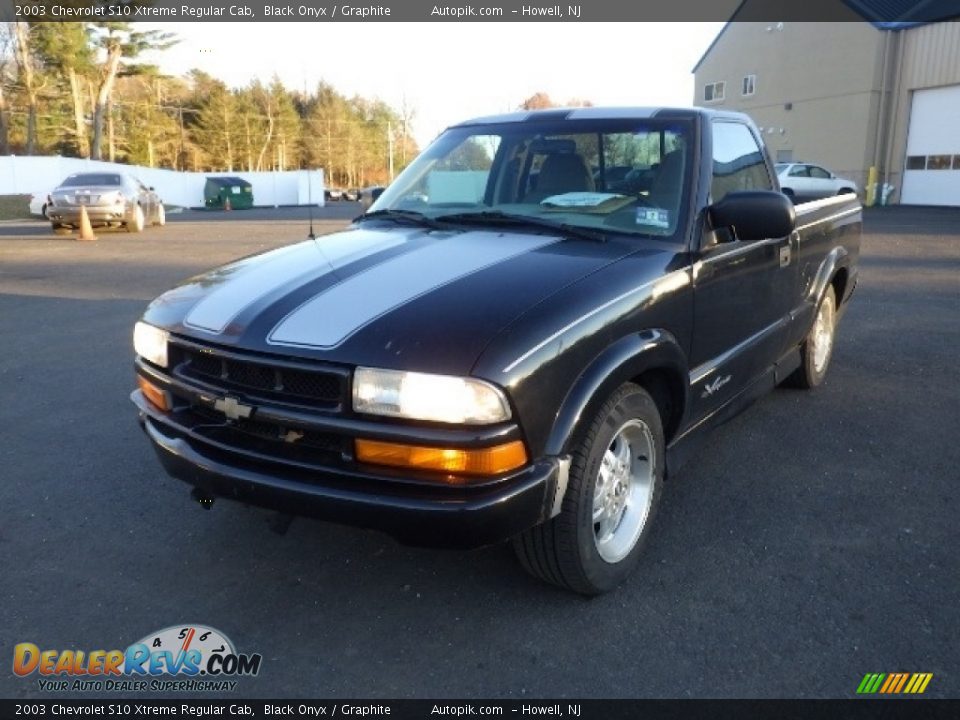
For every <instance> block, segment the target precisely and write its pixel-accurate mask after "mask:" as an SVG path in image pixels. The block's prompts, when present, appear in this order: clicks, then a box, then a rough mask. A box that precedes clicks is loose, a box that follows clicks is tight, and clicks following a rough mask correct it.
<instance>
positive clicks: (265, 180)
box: [0, 155, 323, 207]
mask: <svg viewBox="0 0 960 720" xmlns="http://www.w3.org/2000/svg"><path fill="white" fill-rule="evenodd" d="M111 170H112V171H114V172H126V173H130V174H131V175H133V176H134V177H136V178H138V179H139V180H140V182H142V183H143V184H144V185H147V186H149V187H153V188H156V190H157V193H158V194H159V195H160V198H161V199H162V200H163V202H164V203H167V204H168V205H182V206H184V207H203V186H204V183H205V182H206V179H207V178H208V177H240V178H243V179H244V180H246V181H247V182H249V183H250V184H251V185H252V186H253V202H254V204H256V205H262V206H276V205H309V204H310V203H311V202H312V203H313V204H314V205H321V206H322V205H323V170H291V171H287V172H242V171H238V172H217V173H195V172H177V171H176V170H161V169H158V168H148V167H143V166H141V165H121V164H119V163H110V162H103V161H100V160H83V159H80V158H67V157H59V156H55V157H33V156H26V157H16V156H14V155H9V156H6V157H0V195H26V194H30V193H46V192H49V191H50V190H52V189H53V188H55V187H56V186H57V185H59V184H60V182H61V181H62V180H63V179H64V178H65V177H67V176H68V175H70V174H72V173H77V172H95V171H111Z"/></svg>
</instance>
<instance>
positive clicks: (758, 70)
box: [694, 0, 960, 206]
mask: <svg viewBox="0 0 960 720" xmlns="http://www.w3.org/2000/svg"><path fill="white" fill-rule="evenodd" d="M752 2H760V0H747V1H746V2H744V3H743V4H742V5H741V6H740V8H739V9H738V10H737V12H736V13H735V14H734V15H733V17H732V18H731V21H730V22H728V23H727V25H726V26H725V27H724V28H723V30H722V31H721V32H720V34H719V35H718V36H717V38H716V39H715V40H714V41H713V43H712V44H711V45H710V47H709V48H708V49H707V51H706V52H705V53H704V55H703V57H702V58H701V59H700V61H699V62H698V63H697V65H696V67H695V68H694V75H695V78H696V90H695V92H696V96H695V98H694V104H695V105H702V106H706V107H722V108H726V109H730V110H739V111H742V112H746V113H748V114H749V115H750V116H751V117H752V118H753V119H754V121H755V122H756V123H757V125H758V126H760V127H761V128H762V132H763V136H764V139H765V140H766V143H767V146H768V148H769V149H770V153H771V155H772V156H773V158H774V159H775V160H778V161H791V160H793V161H807V162H812V163H817V164H820V165H823V166H824V167H827V168H829V169H830V170H832V171H833V172H835V173H836V174H838V175H841V176H844V177H848V178H850V179H852V180H854V181H855V182H856V183H857V184H858V186H859V187H860V188H864V187H865V185H866V181H867V177H868V171H869V168H870V167H871V166H874V167H876V168H878V171H879V177H878V179H879V181H880V182H881V183H882V182H886V183H888V184H890V185H892V186H893V191H892V193H891V194H890V196H889V202H894V203H895V202H902V203H905V204H913V205H957V206H960V21H949V22H937V23H871V22H867V21H866V20H864V19H863V17H861V16H860V15H858V14H856V13H855V12H854V11H853V10H850V21H849V22H830V23H824V22H821V23H817V22H738V21H737V17H738V15H741V14H744V15H748V13H746V12H745V10H747V9H748V6H749V5H750V4H751V3H752Z"/></svg>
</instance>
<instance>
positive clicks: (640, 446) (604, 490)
mask: <svg viewBox="0 0 960 720" xmlns="http://www.w3.org/2000/svg"><path fill="white" fill-rule="evenodd" d="M655 447H656V446H655V444H654V442H653V435H652V433H651V432H650V428H649V427H647V425H646V424H645V423H643V422H641V421H640V420H630V421H628V422H626V423H625V424H624V425H623V426H622V427H621V428H620V429H619V430H618V431H617V433H616V434H615V435H614V436H613V440H612V441H611V442H610V446H609V447H608V448H607V450H606V452H605V453H604V454H603V459H602V460H601V461H600V471H599V472H598V473H597V483H596V487H595V489H594V491H593V541H594V543H595V544H596V547H597V552H598V553H599V554H600V557H601V558H603V559H604V560H605V561H606V562H608V563H616V562H620V561H621V560H623V558H625V557H626V556H627V555H629V554H630V551H631V550H633V547H634V546H635V545H636V544H637V540H638V539H639V538H640V534H641V533H642V532H643V528H644V526H645V525H646V523H647V517H648V516H649V515H650V506H651V504H652V502H653V490H654V468H655V466H656V456H655V452H656V450H655Z"/></svg>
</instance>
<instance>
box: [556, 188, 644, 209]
mask: <svg viewBox="0 0 960 720" xmlns="http://www.w3.org/2000/svg"><path fill="white" fill-rule="evenodd" d="M631 202H633V198H631V197H628V196H626V195H619V194H617V193H600V192H568V193H563V194H562V195H551V196H550V197H548V198H544V199H543V200H541V201H540V204H541V205H542V206H543V207H544V208H545V209H547V210H577V211H579V212H589V213H609V212H613V211H614V210H619V209H620V208H622V207H623V206H624V205H629V204H630V203H631Z"/></svg>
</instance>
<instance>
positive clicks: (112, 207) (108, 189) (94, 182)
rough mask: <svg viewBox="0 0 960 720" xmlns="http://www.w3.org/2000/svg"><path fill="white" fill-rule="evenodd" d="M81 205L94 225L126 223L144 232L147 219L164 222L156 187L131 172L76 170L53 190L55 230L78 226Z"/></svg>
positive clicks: (49, 209) (51, 207)
mask: <svg viewBox="0 0 960 720" xmlns="http://www.w3.org/2000/svg"><path fill="white" fill-rule="evenodd" d="M82 208H86V210H87V217H89V218H90V224H91V225H93V226H95V227H123V228H126V229H127V231H128V232H141V231H142V230H143V228H144V227H145V226H146V225H147V223H149V224H151V225H165V224H166V222H167V218H166V214H165V212H164V209H163V202H162V201H161V200H160V197H159V196H158V195H157V193H155V192H154V190H153V188H148V187H146V186H145V185H144V184H143V183H142V182H140V181H139V180H137V179H136V178H135V177H133V176H132V175H127V174H126V173H116V172H91V173H76V174H74V175H71V176H69V177H68V178H67V179H66V180H64V181H63V182H62V183H60V185H59V186H58V187H56V188H55V189H54V190H53V192H51V193H50V203H49V205H48V206H47V217H48V218H49V219H50V225H51V226H52V227H53V229H54V230H60V229H62V228H68V227H77V226H78V225H79V224H80V215H81V212H82Z"/></svg>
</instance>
